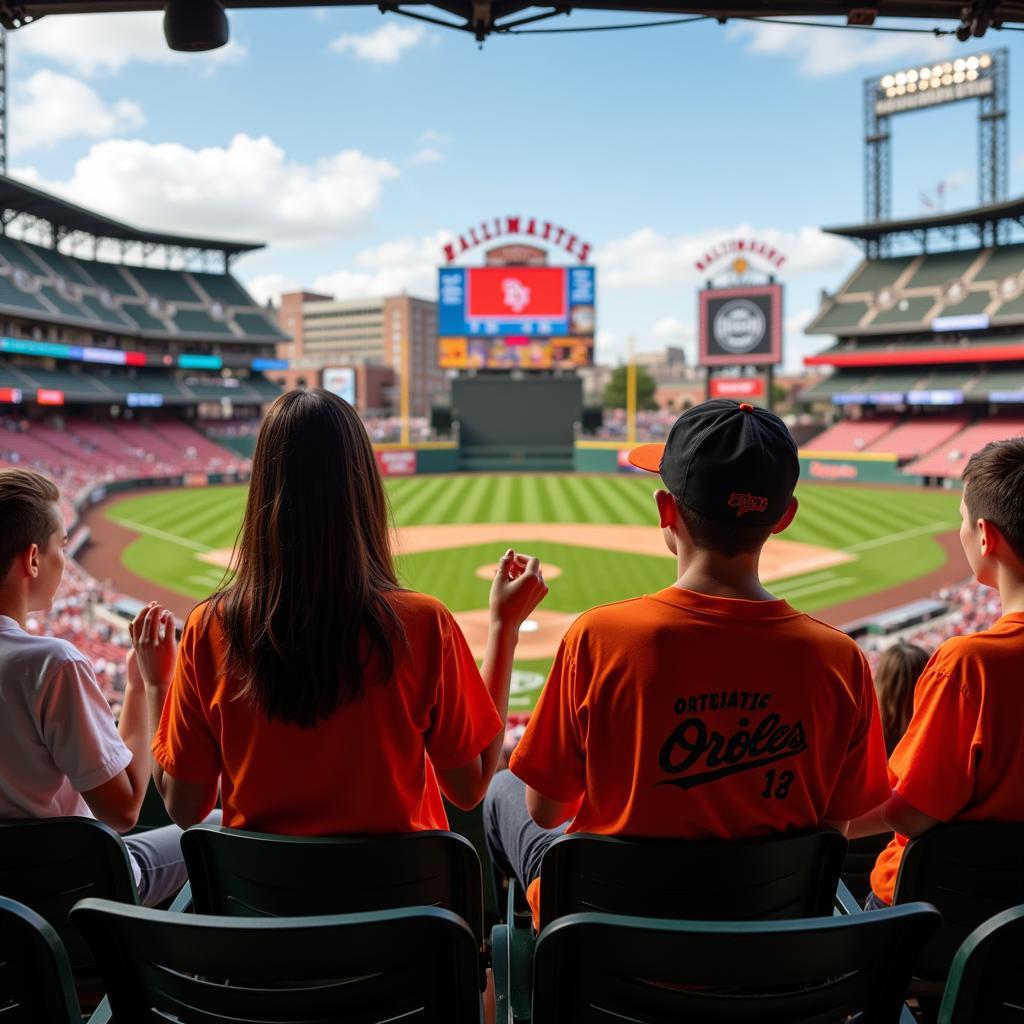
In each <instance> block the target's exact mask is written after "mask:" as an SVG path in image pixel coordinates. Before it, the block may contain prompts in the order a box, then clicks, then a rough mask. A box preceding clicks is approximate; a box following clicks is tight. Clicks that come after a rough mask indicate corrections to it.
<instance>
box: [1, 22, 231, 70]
mask: <svg viewBox="0 0 1024 1024" xmlns="http://www.w3.org/2000/svg"><path fill="white" fill-rule="evenodd" d="M162 18H163V15H162V14H158V13H153V12H129V13H124V14H65V15H61V16H60V17H59V18H42V19H40V21H38V22H36V23H34V24H32V25H26V26H25V27H24V28H23V29H21V30H20V31H19V32H18V33H17V37H16V38H17V49H18V54H19V55H21V54H32V55H34V56H37V57H45V58H47V59H49V60H52V61H55V62H56V63H58V64H63V65H64V66H65V67H68V68H71V69H72V70H73V71H74V72H75V73H76V74H79V75H85V76H87V77H88V76H92V75H96V74H104V73H107V74H109V73H111V72H116V71H120V70H121V69H122V68H123V67H124V66H125V65H126V64H131V63H134V62H138V63H147V64H186V65H188V66H190V67H193V68H199V69H201V70H202V71H204V72H206V73H210V72H212V71H214V70H215V69H216V68H217V67H219V66H221V65H224V64H233V63H237V62H238V61H240V60H242V59H243V58H244V57H245V54H246V49H245V47H244V46H243V45H242V44H241V43H238V42H235V41H234V40H232V41H231V42H229V43H228V44H227V46H222V47H221V48H220V49H219V50H210V51H209V52H207V53H179V52H177V51H175V50H171V49H170V48H169V47H168V45H167V42H166V41H165V39H164V32H163V21H162Z"/></svg>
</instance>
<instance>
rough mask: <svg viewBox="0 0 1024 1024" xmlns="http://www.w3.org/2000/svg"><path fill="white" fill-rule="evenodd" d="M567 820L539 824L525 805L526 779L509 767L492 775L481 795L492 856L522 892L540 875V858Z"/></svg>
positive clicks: (566, 824) (563, 828)
mask: <svg viewBox="0 0 1024 1024" xmlns="http://www.w3.org/2000/svg"><path fill="white" fill-rule="evenodd" d="M567 827H568V822H566V823H565V824H564V825H559V826H558V828H541V827H540V825H538V824H537V823H536V822H535V821H534V820H533V818H531V817H530V812H529V811H527V809H526V783H525V782H523V781H522V780H521V779H519V778H517V777H516V776H515V775H513V774H512V773H511V772H509V771H503V772H498V773H497V774H496V775H495V776H494V778H493V779H491V784H490V786H488V787H487V795H486V796H485V797H484V836H485V838H486V839H487V849H488V851H489V852H490V854H491V860H493V861H494V864H495V866H496V867H497V868H498V870H499V871H501V872H502V874H504V876H505V877H506V878H515V879H516V880H517V881H518V882H519V884H520V886H522V888H523V891H524V892H525V890H526V887H527V886H528V885H529V884H530V882H532V881H533V880H534V879H535V878H538V877H539V876H540V862H541V860H543V858H544V853H545V852H546V850H547V848H548V847H549V846H550V845H551V844H552V843H553V842H554V841H555V840H556V839H557V838H558V837H559V836H560V835H562V834H563V833H564V832H565V830H566V828H567Z"/></svg>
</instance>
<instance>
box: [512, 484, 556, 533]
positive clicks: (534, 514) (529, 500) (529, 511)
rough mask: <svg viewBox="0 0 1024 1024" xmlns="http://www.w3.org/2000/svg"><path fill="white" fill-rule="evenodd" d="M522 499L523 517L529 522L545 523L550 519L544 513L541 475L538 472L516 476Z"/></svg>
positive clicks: (524, 520)
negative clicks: (541, 498)
mask: <svg viewBox="0 0 1024 1024" xmlns="http://www.w3.org/2000/svg"><path fill="white" fill-rule="evenodd" d="M516 482H517V483H518V484H519V495H520V500H521V501H522V512H521V515H522V519H523V522H527V523H543V522H550V520H549V519H548V518H547V517H546V516H545V515H544V514H543V511H542V508H541V500H540V477H539V476H538V475H537V474H536V473H531V474H529V475H528V476H520V477H517V478H516Z"/></svg>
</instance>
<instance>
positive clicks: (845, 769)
mask: <svg viewBox="0 0 1024 1024" xmlns="http://www.w3.org/2000/svg"><path fill="white" fill-rule="evenodd" d="M510 767H511V769H512V771H513V772H515V774H516V775H518V776H519V778H521V779H522V780H523V781H524V782H525V783H526V784H527V785H528V786H530V787H532V788H533V789H535V790H537V791H538V792H540V793H542V794H544V795H545V796H547V797H549V798H551V799H552V800H558V801H561V802H564V803H569V802H574V801H576V800H579V799H580V798H582V802H581V804H580V809H579V812H578V813H577V814H576V817H575V818H574V819H573V821H572V822H571V823H570V825H569V829H568V831H569V832H594V833H603V834H607V835H631V836H645V837H676V838H686V839H711V838H720V839H730V838H736V839H739V838H752V837H755V836H762V835H767V834H770V833H773V832H784V831H787V830H793V829H803V828H813V827H816V826H818V825H820V824H821V823H822V822H823V821H825V820H832V821H845V820H848V819H850V818H856V817H857V816H858V815H860V814H864V813H866V812H867V811H869V810H871V809H872V808H873V807H877V806H878V805H879V804H880V803H881V802H882V801H883V800H885V799H886V798H887V797H888V795H889V786H888V783H887V779H886V773H885V744H884V740H883V738H882V727H881V723H880V720H879V716H878V709H877V705H876V703H875V690H874V686H873V685H872V682H871V670H870V668H869V667H868V664H867V662H866V660H865V659H864V656H863V654H862V653H861V651H860V649H859V648H858V647H857V645H856V644H855V643H854V642H853V640H851V639H850V638H849V637H848V636H846V635H845V634H844V633H842V632H840V631H839V630H837V629H833V628H832V627H831V626H827V625H825V624H824V623H821V622H818V621H817V620H816V619H813V618H811V617H810V616H808V615H805V614H802V613H801V612H798V611H796V610H795V609H794V608H792V607H791V606H790V605H789V604H787V603H786V602H785V601H743V600H736V599H732V598H721V597H711V596H708V595H705V594H699V593H694V592H692V591H687V590H680V589H679V588H678V587H669V588H668V589H666V590H662V591H661V592H660V593H657V594H654V595H651V596H648V597H641V598H636V599H634V600H631V601H624V602H621V603H618V604H612V605H605V606H603V607H600V608H594V609H592V610H591V611H589V612H586V613H585V614H583V615H582V616H580V618H579V619H577V620H576V622H575V623H574V624H573V625H572V626H571V627H570V629H569V631H568V632H567V633H566V635H565V638H564V639H563V641H562V644H561V646H560V647H559V649H558V654H557V655H556V657H555V661H554V664H553V665H552V668H551V675H550V677H549V678H548V681H547V684H546V685H545V687H544V691H543V693H542V694H541V697H540V701H539V702H538V704H537V709H536V711H535V712H534V713H533V717H532V718H531V719H530V723H529V725H528V726H527V727H526V732H525V733H524V735H523V738H522V739H521V740H520V742H519V745H518V747H517V748H516V750H515V752H514V753H513V755H512V760H511V765H510ZM527 896H528V898H529V899H530V904H531V906H532V907H533V908H534V919H535V921H536V919H537V916H538V915H537V907H538V906H539V886H538V884H537V882H536V881H535V882H534V884H532V885H531V886H530V888H529V890H528V892H527Z"/></svg>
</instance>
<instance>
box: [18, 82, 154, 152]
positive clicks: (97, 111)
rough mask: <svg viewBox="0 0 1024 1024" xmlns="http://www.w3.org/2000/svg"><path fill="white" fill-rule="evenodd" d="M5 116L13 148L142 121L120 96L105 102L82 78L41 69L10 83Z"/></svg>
mask: <svg viewBox="0 0 1024 1024" xmlns="http://www.w3.org/2000/svg"><path fill="white" fill-rule="evenodd" d="M10 118H11V149H12V151H13V152H14V153H21V152H23V151H25V150H29V149H37V148H48V147H52V146H55V145H56V144H57V143H58V142H63V141H64V140H65V139H69V138H74V137H76V136H84V137H86V138H93V139H102V138H107V137H108V136H111V135H116V134H118V133H119V132H124V131H131V130H133V129H136V128H141V127H142V125H143V124H145V123H146V118H145V115H144V114H143V112H142V108H141V107H140V106H139V105H138V104H137V103H133V102H132V101H131V100H127V99H120V100H116V101H114V102H113V103H109V104H108V103H106V102H104V100H103V99H102V98H101V97H100V96H99V95H98V94H97V93H96V92H95V90H93V89H92V88H91V87H90V86H88V85H86V83H85V82H82V81H79V79H77V78H72V77H71V76H70V75H62V74H60V73H59V72H56V71H49V70H46V69H43V70H41V71H37V72H36V73H35V74H34V75H32V77H31V78H28V79H26V80H24V81H21V82H17V83H15V86H14V97H13V102H12V103H11V107H10Z"/></svg>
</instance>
